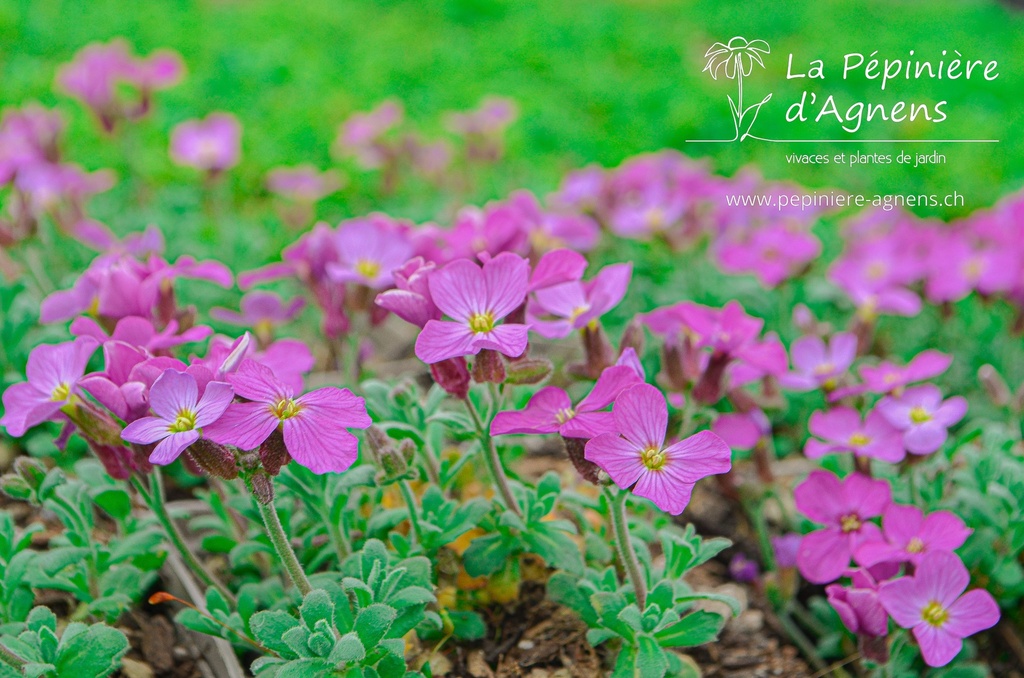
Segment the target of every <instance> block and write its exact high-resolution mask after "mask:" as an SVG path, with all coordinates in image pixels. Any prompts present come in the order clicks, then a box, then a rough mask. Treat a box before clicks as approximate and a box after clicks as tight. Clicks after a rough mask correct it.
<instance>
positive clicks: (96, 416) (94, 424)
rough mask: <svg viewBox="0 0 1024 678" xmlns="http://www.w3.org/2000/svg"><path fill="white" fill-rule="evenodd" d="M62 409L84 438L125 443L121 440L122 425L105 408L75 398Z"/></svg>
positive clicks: (107, 443)
mask: <svg viewBox="0 0 1024 678" xmlns="http://www.w3.org/2000/svg"><path fill="white" fill-rule="evenodd" d="M61 411H62V412H64V414H66V415H68V418H69V419H70V420H71V421H73V422H74V423H75V425H76V426H78V428H79V430H80V431H81V433H82V437H83V438H89V439H91V440H93V441H95V442H97V443H99V444H101V445H115V446H121V445H123V444H124V442H123V441H122V440H121V427H120V426H119V425H118V423H117V422H116V421H114V419H113V418H112V417H111V416H110V415H109V414H107V413H106V412H105V411H104V410H101V409H99V408H97V407H94V406H92V405H90V404H89V403H87V402H84V401H81V400H77V399H75V400H74V401H72V402H71V403H69V404H67V405H65V406H64V407H62V408H61Z"/></svg>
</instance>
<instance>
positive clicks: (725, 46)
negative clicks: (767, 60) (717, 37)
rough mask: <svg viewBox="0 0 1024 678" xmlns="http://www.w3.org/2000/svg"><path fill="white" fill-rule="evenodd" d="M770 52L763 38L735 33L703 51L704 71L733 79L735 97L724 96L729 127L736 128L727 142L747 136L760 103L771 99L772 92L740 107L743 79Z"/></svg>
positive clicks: (741, 139) (716, 78)
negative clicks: (753, 38) (756, 101)
mask: <svg viewBox="0 0 1024 678" xmlns="http://www.w3.org/2000/svg"><path fill="white" fill-rule="evenodd" d="M771 51H772V50H771V47H770V46H769V45H768V43H767V42H765V41H764V40H747V39H746V38H743V37H741V36H736V37H734V38H733V39H732V40H730V41H729V42H728V43H721V42H716V43H715V44H713V45H712V46H711V47H710V48H708V51H707V52H706V53H705V54H704V58H705V59H707V62H706V64H705V65H704V70H705V71H707V72H709V73H711V77H712V78H714V79H715V80H718V74H719V73H720V72H724V73H725V77H726V78H728V79H729V80H735V81H736V87H737V94H736V99H735V100H733V98H732V96H731V95H730V96H728V99H729V110H730V111H731V113H732V120H733V126H734V127H735V128H736V135H735V136H734V137H733V138H732V139H730V141H743V140H744V139H746V138H747V137H749V136H751V135H750V129H751V128H752V127H753V126H754V121H755V120H757V114H758V113H759V112H760V110H761V106H763V105H765V104H766V103H768V101H769V100H770V99H771V98H772V95H771V94H768V96H766V97H765V98H764V99H762V100H761V101H759V102H758V103H756V104H751V105H750V106H748V107H746V108H744V107H743V78H745V77H747V76H749V75H750V74H751V73H753V71H754V64H757V65H758V66H760V67H761V68H764V61H763V60H762V59H761V55H762V54H770V53H771ZM741 130H742V132H741Z"/></svg>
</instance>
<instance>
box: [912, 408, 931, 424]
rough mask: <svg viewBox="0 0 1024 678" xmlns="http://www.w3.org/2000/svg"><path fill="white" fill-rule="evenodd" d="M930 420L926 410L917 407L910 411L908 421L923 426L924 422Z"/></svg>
mask: <svg viewBox="0 0 1024 678" xmlns="http://www.w3.org/2000/svg"><path fill="white" fill-rule="evenodd" d="M931 418H932V415H931V414H929V413H928V410H926V409H924V408H923V407H920V406H918V407H915V408H912V409H911V410H910V421H912V422H914V423H915V424H923V423H925V422H926V421H929V420H930V419H931Z"/></svg>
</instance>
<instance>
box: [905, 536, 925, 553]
mask: <svg viewBox="0 0 1024 678" xmlns="http://www.w3.org/2000/svg"><path fill="white" fill-rule="evenodd" d="M922 551H924V542H923V541H921V540H920V539H918V538H917V537H914V538H913V539H911V540H910V541H908V542H907V553H921V552H922Z"/></svg>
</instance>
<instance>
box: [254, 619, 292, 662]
mask: <svg viewBox="0 0 1024 678" xmlns="http://www.w3.org/2000/svg"><path fill="white" fill-rule="evenodd" d="M298 625H299V620H298V619H296V618H295V617H293V616H291V615H290V614H288V613H287V612H282V611H280V610H267V611H265V612H257V613H256V614H254V615H253V616H252V618H250V620H249V629H250V631H252V635H253V637H255V638H256V640H258V641H259V642H260V643H262V644H263V645H264V646H266V647H267V648H268V649H271V650H273V651H274V652H277V653H278V654H281V655H284V656H288V657H290V656H292V652H291V649H290V648H289V646H288V643H286V642H285V641H284V634H285V633H287V632H288V631H290V630H291V629H293V628H295V627H297V626H298Z"/></svg>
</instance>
